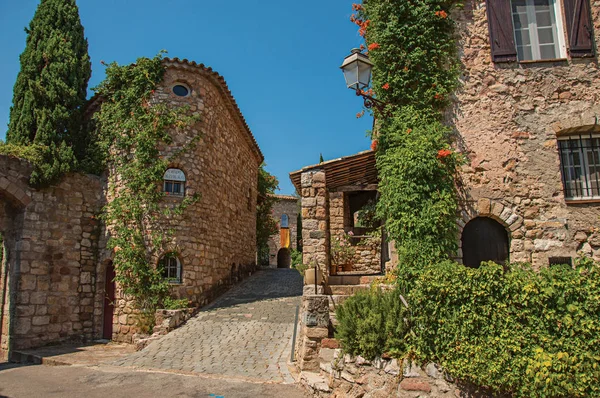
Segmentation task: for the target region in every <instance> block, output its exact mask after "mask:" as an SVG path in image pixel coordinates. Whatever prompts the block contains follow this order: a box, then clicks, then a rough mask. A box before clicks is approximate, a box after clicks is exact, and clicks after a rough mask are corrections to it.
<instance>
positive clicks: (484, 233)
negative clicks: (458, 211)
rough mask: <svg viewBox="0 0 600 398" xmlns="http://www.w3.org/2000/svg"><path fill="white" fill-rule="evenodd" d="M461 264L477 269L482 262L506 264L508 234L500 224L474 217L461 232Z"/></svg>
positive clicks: (485, 218)
mask: <svg viewBox="0 0 600 398" xmlns="http://www.w3.org/2000/svg"><path fill="white" fill-rule="evenodd" d="M461 240H462V251H463V264H464V265H466V266H467V267H472V268H477V267H479V266H480V265H481V262H482V261H494V262H495V263H498V264H505V263H506V262H508V233H507V232H506V229H505V228H504V226H503V225H502V224H500V223H499V222H497V221H496V220H493V219H491V218H489V217H476V218H474V219H472V220H471V221H469V222H468V223H467V225H465V228H464V229H463V232H462V238H461Z"/></svg>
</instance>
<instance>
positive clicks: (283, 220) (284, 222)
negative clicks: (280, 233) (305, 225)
mask: <svg viewBox="0 0 600 398" xmlns="http://www.w3.org/2000/svg"><path fill="white" fill-rule="evenodd" d="M280 227H281V228H289V227H290V219H289V217H288V215H287V214H282V215H281V225H280Z"/></svg>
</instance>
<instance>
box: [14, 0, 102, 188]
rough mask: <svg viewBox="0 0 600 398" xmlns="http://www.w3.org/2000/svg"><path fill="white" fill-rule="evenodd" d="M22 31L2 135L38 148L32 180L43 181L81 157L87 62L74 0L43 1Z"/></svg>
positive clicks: (88, 67) (71, 166)
mask: <svg viewBox="0 0 600 398" xmlns="http://www.w3.org/2000/svg"><path fill="white" fill-rule="evenodd" d="M25 31H26V32H27V43H26V47H25V50H24V51H23V53H22V54H21V57H20V62H21V70H20V71H19V74H18V76H17V81H16V83H15V86H14V95H13V105H12V107H11V109H10V120H9V126H8V132H7V134H6V139H7V143H9V144H14V145H36V146H37V147H38V150H39V152H40V155H41V159H38V158H37V157H36V160H39V161H36V162H35V163H34V166H35V169H34V171H33V173H32V175H31V183H32V184H34V185H43V184H48V183H51V182H54V181H56V180H57V179H58V178H59V177H60V176H61V175H62V174H64V173H66V172H68V171H71V170H74V169H76V167H77V159H78V158H79V159H82V158H83V157H84V156H85V153H84V151H85V143H86V137H85V134H84V131H83V129H82V128H81V126H82V124H81V120H82V111H83V105H84V103H85V100H86V90H87V84H88V80H89V78H90V75H91V64H90V58H89V55H88V43H87V40H86V39H85V37H84V32H83V26H82V25H81V21H80V19H79V10H78V8H77V5H76V4H75V1H74V0H42V1H41V3H40V4H39V6H38V8H37V10H36V13H35V15H34V17H33V19H32V20H31V23H30V24H29V28H27V29H25Z"/></svg>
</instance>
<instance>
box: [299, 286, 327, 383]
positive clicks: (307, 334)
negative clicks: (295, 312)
mask: <svg viewBox="0 0 600 398" xmlns="http://www.w3.org/2000/svg"><path fill="white" fill-rule="evenodd" d="M300 315H301V316H300V319H299V323H298V330H299V333H298V338H297V340H296V341H297V344H296V347H294V350H295V353H296V361H297V364H298V368H299V369H300V370H302V371H312V372H315V371H317V372H318V371H319V350H320V349H321V341H322V340H323V339H326V338H327V336H329V299H328V297H327V296H324V295H318V294H313V295H307V294H304V295H303V296H302V307H301V309H300Z"/></svg>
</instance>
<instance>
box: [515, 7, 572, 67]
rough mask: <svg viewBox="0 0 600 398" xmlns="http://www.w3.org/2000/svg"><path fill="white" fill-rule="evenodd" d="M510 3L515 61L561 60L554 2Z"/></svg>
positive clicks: (557, 19) (558, 19)
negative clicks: (515, 46)
mask: <svg viewBox="0 0 600 398" xmlns="http://www.w3.org/2000/svg"><path fill="white" fill-rule="evenodd" d="M511 4H512V17H513V27H514V34H515V42H516V45H517V57H518V59H519V61H531V60H542V59H557V58H565V56H566V55H564V54H563V53H562V46H561V45H560V44H561V43H560V41H561V40H560V35H559V33H558V32H559V30H558V28H557V26H558V24H557V21H560V17H559V18H557V15H560V14H558V13H557V7H556V0H512V1H511ZM561 33H562V29H561Z"/></svg>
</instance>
